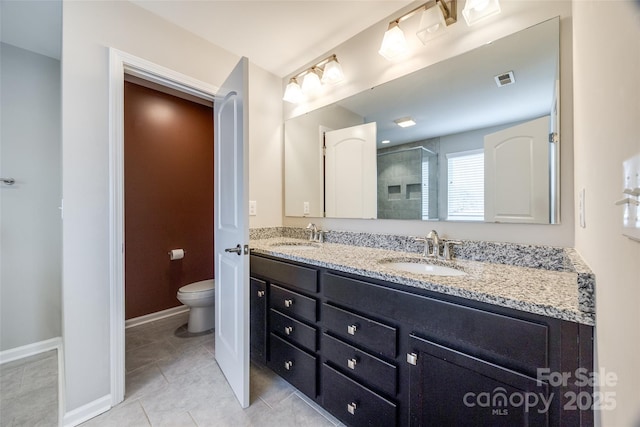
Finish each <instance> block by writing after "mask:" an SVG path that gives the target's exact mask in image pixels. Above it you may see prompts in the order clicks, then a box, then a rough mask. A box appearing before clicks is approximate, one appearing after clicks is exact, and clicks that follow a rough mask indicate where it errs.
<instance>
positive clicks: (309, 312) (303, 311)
mask: <svg viewBox="0 0 640 427" xmlns="http://www.w3.org/2000/svg"><path fill="white" fill-rule="evenodd" d="M271 307H273V308H277V309H278V311H280V312H281V313H285V314H288V315H293V316H294V317H299V318H302V319H305V320H308V321H309V322H315V321H316V320H317V318H318V315H317V309H316V300H315V298H309V297H307V296H304V295H301V294H299V293H297V292H293V291H290V290H288V289H284V288H281V287H280V286H276V285H271Z"/></svg>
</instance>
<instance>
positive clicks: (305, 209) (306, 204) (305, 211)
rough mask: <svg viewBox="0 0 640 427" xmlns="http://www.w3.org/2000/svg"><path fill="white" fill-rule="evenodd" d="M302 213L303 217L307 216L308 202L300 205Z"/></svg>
mask: <svg viewBox="0 0 640 427" xmlns="http://www.w3.org/2000/svg"><path fill="white" fill-rule="evenodd" d="M302 213H303V214H305V215H309V202H303V203H302Z"/></svg>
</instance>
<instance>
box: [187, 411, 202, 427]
mask: <svg viewBox="0 0 640 427" xmlns="http://www.w3.org/2000/svg"><path fill="white" fill-rule="evenodd" d="M187 415H189V418H191V421H193V424H194V425H195V426H196V427H200V424H198V421H196V419H195V418H193V414H191V411H187Z"/></svg>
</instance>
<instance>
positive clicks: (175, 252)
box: [167, 249, 187, 261]
mask: <svg viewBox="0 0 640 427" xmlns="http://www.w3.org/2000/svg"><path fill="white" fill-rule="evenodd" d="M167 254H168V255H169V260H171V261H177V260H180V259H182V258H184V256H185V255H186V254H187V251H185V250H184V249H172V250H170V251H169V252H167Z"/></svg>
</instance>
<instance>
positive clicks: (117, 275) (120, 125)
mask: <svg viewBox="0 0 640 427" xmlns="http://www.w3.org/2000/svg"><path fill="white" fill-rule="evenodd" d="M125 74H130V75H133V76H136V77H140V78H143V79H145V80H149V81H151V82H153V83H157V84H160V85H162V86H166V87H169V88H171V89H175V90H178V91H181V92H185V93H188V94H190V95H194V96H197V97H200V98H203V99H206V100H208V101H213V100H214V99H215V95H216V94H217V93H218V90H219V88H218V87H216V86H214V85H211V84H209V83H205V82H202V81H200V80H197V79H194V78H192V77H190V76H187V75H186V74H182V73H179V72H177V71H174V70H171V69H169V68H166V67H163V66H161V65H158V64H155V63H153V62H150V61H147V60H146V59H142V58H139V57H137V56H134V55H131V54H129V53H126V52H123V51H121V50H118V49H114V48H109V316H110V322H109V326H110V334H109V339H110V343H109V348H110V355H109V358H110V368H111V375H110V377H111V386H110V387H111V405H112V406H115V405H117V404H118V403H120V402H122V401H123V400H124V389H125V363H124V360H125V332H124V331H125V320H124V316H125V313H124V242H125V240H124V76H125ZM211 119H212V120H213V117H212V118H211ZM214 209H216V207H215V206H214Z"/></svg>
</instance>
